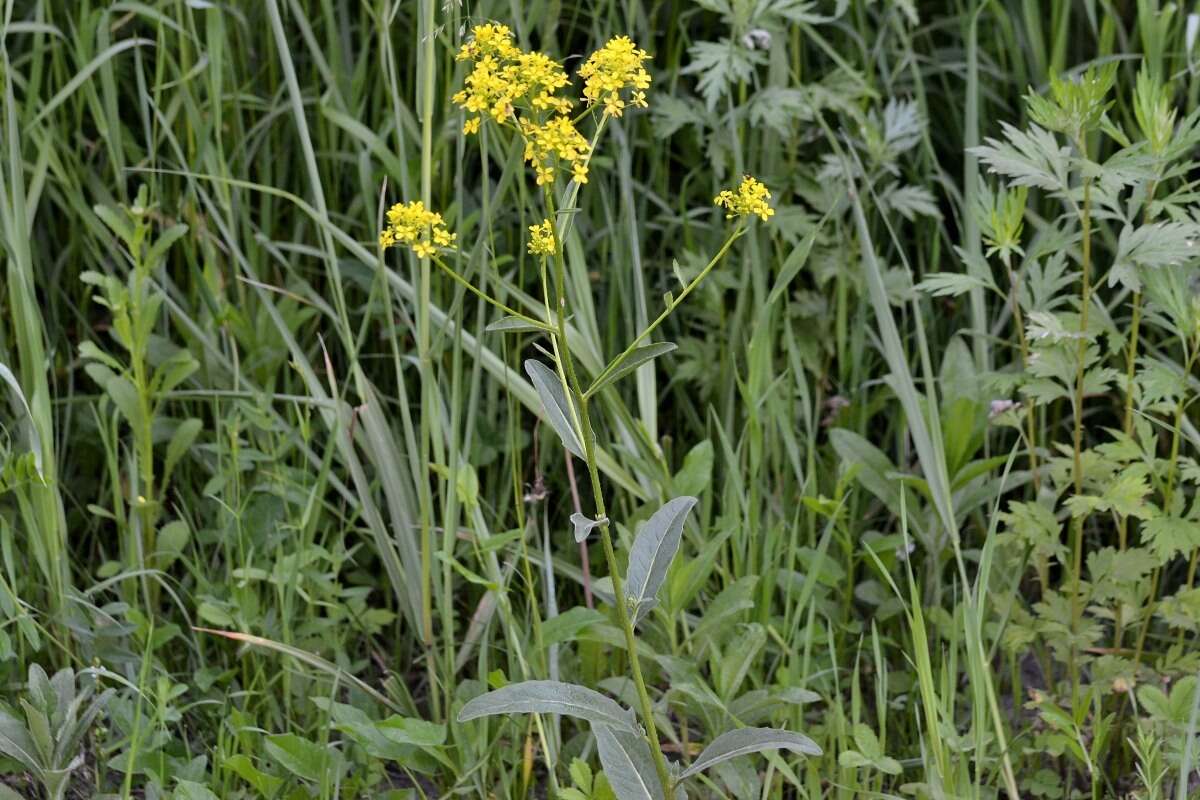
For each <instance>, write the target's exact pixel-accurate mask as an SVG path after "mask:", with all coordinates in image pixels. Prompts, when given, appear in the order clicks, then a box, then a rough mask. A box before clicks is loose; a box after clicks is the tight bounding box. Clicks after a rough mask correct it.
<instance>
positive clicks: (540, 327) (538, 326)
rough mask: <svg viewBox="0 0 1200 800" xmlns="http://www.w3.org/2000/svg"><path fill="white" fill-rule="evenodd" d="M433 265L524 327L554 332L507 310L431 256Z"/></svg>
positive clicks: (541, 324) (510, 309)
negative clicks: (528, 326) (515, 319)
mask: <svg viewBox="0 0 1200 800" xmlns="http://www.w3.org/2000/svg"><path fill="white" fill-rule="evenodd" d="M433 263H434V264H437V266H438V268H440V269H441V270H442V271H443V272H445V273H446V274H447V275H449V276H450V277H451V278H452V279H454V281H455V282H456V283H458V284H459V285H460V286H462V287H463V288H465V289H466V290H467V291H469V292H471V293H472V294H473V295H475V296H476V297H478V298H479V299H480V300H483V301H485V302H487V303H491V304H492V305H493V306H495V307H496V308H498V309H500V310H501V311H503V312H504V313H505V314H508V315H509V316H513V317H516V318H517V319H519V320H521V321H522V322H524V323H525V324H526V325H530V326H532V327H534V328H537V329H538V330H540V331H546V332H548V333H552V332H553V331H554V328H552V327H551V326H549V325H547V324H546V323H544V322H541V321H539V320H536V319H534V318H533V317H530V316H527V315H525V314H522V313H521V312H520V311H517V310H516V309H513V308H509V307H508V306H506V305H505V304H504V303H501V302H500V301H499V300H497V299H496V298H494V297H492V296H491V295H489V294H487V293H485V292H484V291H483V290H481V289H479V288H478V287H476V286H475V284H473V283H471V282H470V281H468V280H467V279H466V278H464V277H463V276H461V275H459V274H458V273H457V272H455V271H454V268H453V267H451V266H450V265H448V264H447V263H446V262H444V261H442V259H441V258H439V257H437V256H433Z"/></svg>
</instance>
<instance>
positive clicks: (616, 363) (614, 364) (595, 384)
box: [583, 225, 746, 400]
mask: <svg viewBox="0 0 1200 800" xmlns="http://www.w3.org/2000/svg"><path fill="white" fill-rule="evenodd" d="M745 232H746V227H745V225H738V227H736V228H734V230H733V233H731V234H730V235H729V238H728V239H726V240H725V244H723V245H721V249H720V250H718V251H717V254H716V255H715V256H713V257H712V260H711V261H709V262H708V264H707V265H705V267H704V269H702V270H700V274H699V275H697V276H696V277H695V278H693V279H692V281H691V282H690V283H689V284H688V285H687V286H685V287H684V289H683V291H682V292H680V293H679V296H678V297H676V298H673V299H672V300H671V302H670V303H669V304H667V307H666V308H665V309H663V312H662V313H661V314H659V315H658V317H657V318H656V319H655V320H654V321H653V322H651V323H650V324H649V325H648V326H646V329H645V330H644V331H642V332H641V333H639V334H638V335H637V338H635V339H634V340H633V341H632V342H631V343H630V344H629V346H628V347H626V348H625V350H624V352H622V353H621V354H620V355H619V356H617V357H616V358H614V359H613V360H612V361H610V362H609V364H608V366H607V367H605V368H604V371H603V372H601V373H600V374H599V375H597V376H596V379H595V380H594V381H592V385H591V387H590V388H589V389H588V390H587V391H586V392H584V393H583V399H585V400H588V399H591V397H592V396H593V395H594V394H595V393H596V391H597V389H598V388H599V387H600V386H602V385H603V384H604V381H605V380H606V379H607V378H608V377H609V376H610V375H612V374H613V372H615V371H616V370H617V369H618V368H619V367H620V366H621V364H622V363H623V362H624V361H625V359H627V358H629V356H630V355H632V354H633V351H634V350H636V349H637V348H638V345H640V344H641V343H642V342H643V341H645V339H646V337H647V336H649V335H650V334H652V333H654V330H655V329H656V328H657V327H658V326H659V325H661V324H662V323H663V321H664V320H665V319H666V318H667V317H669V316H670V315H671V312H672V311H674V310H675V309H676V308H677V307H678V306H679V304H680V303H682V302H683V301H684V299H685V298H687V296H688V295H689V294H691V293H692V290H693V289H695V288H696V287H697V286H699V285H700V282H701V281H703V280H704V278H705V276H706V275H708V273H709V272H711V271H712V269H713V267H715V266H716V265H717V263H718V262H719V261H720V260H721V259H722V258H723V257H724V255H725V253H726V252H728V250H729V248H730V246H731V245H732V244H733V243H734V242H735V241H736V240H737V239H738V237H740V236H741V235H742V234H743V233H745Z"/></svg>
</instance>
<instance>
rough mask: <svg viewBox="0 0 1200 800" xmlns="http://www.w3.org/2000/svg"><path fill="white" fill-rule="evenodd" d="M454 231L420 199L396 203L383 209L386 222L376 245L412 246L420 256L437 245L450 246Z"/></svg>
mask: <svg viewBox="0 0 1200 800" xmlns="http://www.w3.org/2000/svg"><path fill="white" fill-rule="evenodd" d="M454 237H455V234H453V233H451V232H450V231H449V230H447V229H446V223H445V221H444V220H443V219H442V215H441V214H439V213H437V212H436V211H429V210H428V209H426V208H425V204H424V203H422V202H421V201H420V200H416V201H413V202H411V203H397V204H396V205H394V206H392V207H391V208H389V209H388V211H387V225H386V226H385V227H384V229H383V230H382V231H381V232H380V233H379V246H380V247H381V248H383V249H384V250H386V249H387V248H389V247H391V246H392V245H397V244H399V245H403V246H405V247H409V248H411V249H412V251H413V252H414V253H416V254H417V255H418V256H419V257H421V258H426V257H428V256H431V255H433V254H434V253H436V252H437V248H438V247H453V246H454Z"/></svg>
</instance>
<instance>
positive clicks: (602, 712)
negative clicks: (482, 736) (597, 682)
mask: <svg viewBox="0 0 1200 800" xmlns="http://www.w3.org/2000/svg"><path fill="white" fill-rule="evenodd" d="M497 714H563V715H565V716H569V717H578V718H579V719H585V720H587V721H588V722H591V723H597V724H601V725H608V726H610V727H612V728H613V729H615V730H621V731H627V732H629V733H635V732H636V731H637V728H636V727H635V724H634V717H633V712H632V711H629V710H628V709H625V708H622V707H621V706H620V705H618V704H617V702H616V701H615V700H612V699H610V698H608V697H605V696H604V695H602V694H600V693H599V692H597V691H595V690H593V689H589V688H587V687H586V686H579V685H577V684H573V683H562V682H560V681H524V682H522V683H513V684H509V685H508V686H505V687H503V688H501V689H496V690H495V691H491V692H487V693H485V694H481V695H480V696H479V697H476V698H474V699H472V700H470V701H468V702H467V704H466V705H464V706H463V707H462V710H461V711H459V712H458V721H459V722H467V721H468V720H472V719H478V718H479V717H488V716H495V715H497Z"/></svg>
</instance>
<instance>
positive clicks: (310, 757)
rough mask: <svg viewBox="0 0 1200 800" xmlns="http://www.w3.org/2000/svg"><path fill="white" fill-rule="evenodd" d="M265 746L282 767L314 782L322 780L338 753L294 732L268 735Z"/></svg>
mask: <svg viewBox="0 0 1200 800" xmlns="http://www.w3.org/2000/svg"><path fill="white" fill-rule="evenodd" d="M263 746H264V748H265V749H266V751H267V754H268V755H269V756H271V758H273V759H275V761H276V762H278V764H279V765H280V766H281V767H283V768H284V769H286V770H287V771H288V772H290V773H292V774H293V775H295V776H296V777H297V778H301V779H302V780H306V781H311V782H313V783H320V782H321V780H322V778H323V777H324V776H325V773H326V772H327V771H328V770H329V767H330V765H331V763H332V761H333V756H334V754H335V753H336V751H334V750H330V749H328V748H325V747H322V746H321V745H319V744H317V743H315V742H310V741H308V740H307V739H302V738H301V737H299V736H297V735H295V734H294V733H284V734H280V735H278V736H268V737H267V739H266V741H265V742H264V743H263Z"/></svg>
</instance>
